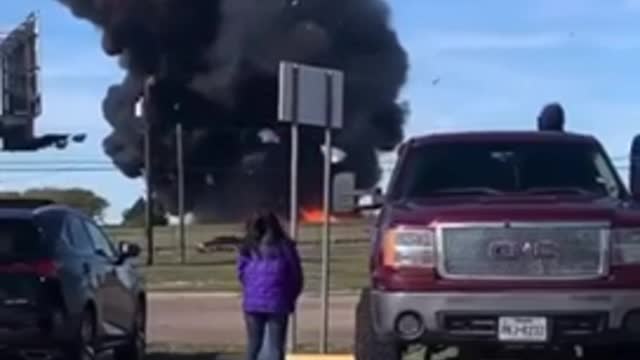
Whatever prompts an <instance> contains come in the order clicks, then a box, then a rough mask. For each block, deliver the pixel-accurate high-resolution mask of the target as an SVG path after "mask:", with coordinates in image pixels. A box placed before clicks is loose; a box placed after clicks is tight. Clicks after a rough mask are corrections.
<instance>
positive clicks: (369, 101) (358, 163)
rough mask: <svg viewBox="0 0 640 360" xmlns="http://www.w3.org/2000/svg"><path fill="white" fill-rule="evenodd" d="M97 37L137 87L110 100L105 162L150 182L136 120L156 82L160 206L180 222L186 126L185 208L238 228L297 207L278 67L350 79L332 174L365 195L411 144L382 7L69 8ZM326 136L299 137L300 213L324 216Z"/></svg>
mask: <svg viewBox="0 0 640 360" xmlns="http://www.w3.org/2000/svg"><path fill="white" fill-rule="evenodd" d="M59 1H60V2H62V3H63V4H65V5H67V6H68V7H69V9H71V11H72V12H73V14H75V15H76V16H77V17H79V18H83V19H86V20H89V21H90V22H92V23H93V24H95V25H97V27H98V28H99V29H101V30H102V33H103V41H102V46H103V47H104V50H105V51H106V53H107V54H109V55H112V56H118V57H119V59H120V63H121V65H122V67H123V68H124V69H125V70H126V72H127V74H126V76H125V78H124V80H123V81H122V83H121V84H118V85H114V86H112V87H111V88H110V89H109V90H108V92H107V96H106V98H105V100H104V104H103V110H104V117H105V118H106V119H107V121H108V122H109V123H110V124H111V126H112V127H113V132H112V134H111V135H109V136H108V137H107V138H106V139H105V140H104V147H105V151H106V153H107V154H108V155H109V156H110V157H111V158H112V159H113V162H114V163H115V164H116V165H117V166H118V168H120V169H121V170H122V172H123V173H124V174H125V175H126V176H128V177H138V176H142V175H144V161H143V160H144V156H143V134H144V124H143V121H142V119H140V118H139V117H138V116H137V115H136V114H137V113H136V111H135V107H136V103H137V101H138V99H139V98H140V96H141V94H142V91H143V84H144V82H145V79H146V78H147V77H148V76H149V75H154V76H155V79H156V81H155V85H154V86H153V87H152V90H151V103H150V109H151V111H150V114H151V119H152V134H153V152H152V157H153V173H152V174H153V176H152V181H153V183H154V184H155V186H156V189H157V190H158V194H157V196H158V198H159V199H160V200H161V202H162V204H164V205H165V206H166V208H167V209H168V210H169V211H170V212H172V213H175V211H176V203H177V202H176V194H177V191H176V184H177V183H176V175H175V174H176V161H175V146H176V141H175V130H174V129H175V124H176V123H177V122H182V123H183V127H184V130H185V131H184V132H185V137H184V139H185V141H184V146H185V162H186V175H185V176H186V180H185V181H186V184H187V199H186V202H187V204H186V205H187V208H188V209H189V210H190V211H192V212H193V213H194V214H195V215H196V217H197V218H199V219H201V220H202V219H209V218H212V219H218V220H223V219H233V218H237V217H241V216H244V215H245V214H246V212H247V211H251V210H252V209H255V208H257V207H263V206H269V207H272V208H273V207H277V208H278V209H279V210H280V211H283V212H286V210H287V207H288V196H289V191H288V186H289V181H288V174H289V163H288V159H289V149H290V146H289V145H290V144H289V140H288V139H289V137H288V129H287V127H286V126H283V125H280V124H278V122H277V94H278V89H277V75H278V64H279V62H280V61H281V60H289V61H297V62H304V63H307V64H311V65H316V66H327V67H332V68H337V69H341V70H344V71H345V78H346V84H345V86H346V89H345V127H344V129H342V130H340V131H339V132H338V133H336V134H335V135H336V144H337V145H336V146H337V147H339V148H340V149H342V150H343V151H344V153H345V154H346V158H345V159H344V161H342V162H341V163H340V164H338V165H335V167H336V169H337V170H342V169H349V170H353V171H355V172H356V174H357V179H358V185H359V186H361V187H372V186H375V184H376V183H377V181H378V180H379V178H380V168H379V164H378V160H377V151H388V150H392V149H393V148H394V147H395V146H396V145H397V144H398V143H399V142H400V141H402V139H403V123H404V118H405V109H404V107H403V106H402V105H401V104H400V103H398V96H399V92H400V90H401V88H402V86H403V84H404V83H405V81H406V77H407V72H408V59H407V54H406V53H405V51H404V49H403V48H402V46H401V44H400V42H399V41H398V38H397V36H396V33H395V32H394V30H393V29H392V28H391V27H390V24H389V17H390V14H389V10H388V8H387V6H386V4H385V3H384V2H383V1H382V0H261V1H256V0H59ZM322 141H323V138H322V133H321V132H319V131H318V130H316V129H304V130H302V132H301V154H300V166H301V169H300V176H299V185H300V190H299V191H300V201H301V205H302V206H305V207H319V206H320V205H321V189H322V186H321V185H322V184H321V179H322V176H321V171H322V170H321V169H322V165H321V164H322V156H323V155H322V152H321V144H322Z"/></svg>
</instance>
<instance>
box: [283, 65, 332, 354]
mask: <svg viewBox="0 0 640 360" xmlns="http://www.w3.org/2000/svg"><path fill="white" fill-rule="evenodd" d="M343 88H344V75H343V73H342V72H340V71H337V70H333V69H326V68H318V67H312V66H306V65H301V64H295V63H289V62H282V63H281V64H280V89H279V90H280V94H279V95H280V96H279V103H278V115H279V120H280V121H283V122H289V123H291V230H292V231H291V234H292V236H294V234H295V236H297V231H298V198H297V196H298V195H297V190H298V189H297V181H298V176H297V172H298V146H299V145H298V131H299V126H300V125H307V126H315V127H322V128H324V130H325V144H324V145H325V157H324V176H323V178H324V184H323V202H324V226H323V232H322V234H323V236H322V289H321V292H322V318H323V321H322V330H321V333H320V351H321V352H322V353H327V351H328V329H329V285H330V282H329V274H330V258H329V257H330V250H331V249H330V237H331V164H332V155H333V150H332V145H333V144H332V143H333V139H332V131H333V130H334V129H339V128H341V127H342V122H343V92H344V89H343ZM293 320H294V321H293V322H292V327H293V329H292V332H291V340H292V341H291V343H292V349H293V350H295V346H296V341H295V339H296V330H297V328H296V327H295V317H294V318H293Z"/></svg>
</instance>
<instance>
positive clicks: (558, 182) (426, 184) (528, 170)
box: [402, 142, 624, 198]
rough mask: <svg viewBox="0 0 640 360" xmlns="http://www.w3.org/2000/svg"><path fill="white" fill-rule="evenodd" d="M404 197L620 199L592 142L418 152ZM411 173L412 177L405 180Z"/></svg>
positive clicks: (470, 145)
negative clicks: (512, 195) (523, 195)
mask: <svg viewBox="0 0 640 360" xmlns="http://www.w3.org/2000/svg"><path fill="white" fill-rule="evenodd" d="M406 167H407V169H406V172H405V174H403V176H402V178H403V180H404V184H403V185H402V186H403V189H404V191H403V197H405V198H420V197H432V196H455V195H491V196H496V195H498V196H499V195H502V194H504V193H527V194H532V195H549V194H554V195H555V194H558V195H562V194H577V195H585V194H589V195H591V194H592V195H597V196H611V197H620V196H621V195H622V192H623V191H624V190H623V187H622V184H621V183H620V181H619V179H618V177H617V175H616V173H615V172H614V170H613V168H612V167H611V164H610V162H609V159H608V158H607V157H606V155H605V154H604V152H603V151H602V150H601V149H600V148H599V147H598V146H596V145H594V144H589V143H505V142H496V143H487V142H483V143H458V144H429V145H423V146H421V147H418V148H414V149H413V150H412V151H411V153H410V154H409V157H408V158H407V162H406ZM407 175H408V176H407Z"/></svg>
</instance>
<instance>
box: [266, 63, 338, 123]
mask: <svg viewBox="0 0 640 360" xmlns="http://www.w3.org/2000/svg"><path fill="white" fill-rule="evenodd" d="M343 106H344V74H343V73H342V72H341V71H338V70H333V69H327V68H320V67H314V66H307V65H302V64H296V63H290V62H282V63H280V79H279V98H278V117H279V120H280V121H283V122H294V121H297V122H298V123H299V124H301V125H309V126H319V127H325V126H327V125H330V126H331V127H332V128H334V129H339V128H342V124H343Z"/></svg>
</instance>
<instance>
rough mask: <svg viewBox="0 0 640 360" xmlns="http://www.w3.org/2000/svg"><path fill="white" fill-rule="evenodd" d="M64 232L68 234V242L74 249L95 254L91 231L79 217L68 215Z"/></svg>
mask: <svg viewBox="0 0 640 360" xmlns="http://www.w3.org/2000/svg"><path fill="white" fill-rule="evenodd" d="M63 234H65V235H66V236H65V237H66V240H67V243H68V244H69V246H70V247H71V248H72V249H74V250H76V251H78V252H80V253H82V254H93V252H94V247H93V243H92V241H91V237H90V236H89V232H88V231H87V229H86V228H85V227H84V226H83V225H82V220H80V219H79V218H78V217H76V216H73V215H68V216H67V217H66V219H65V231H64V233H63Z"/></svg>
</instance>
